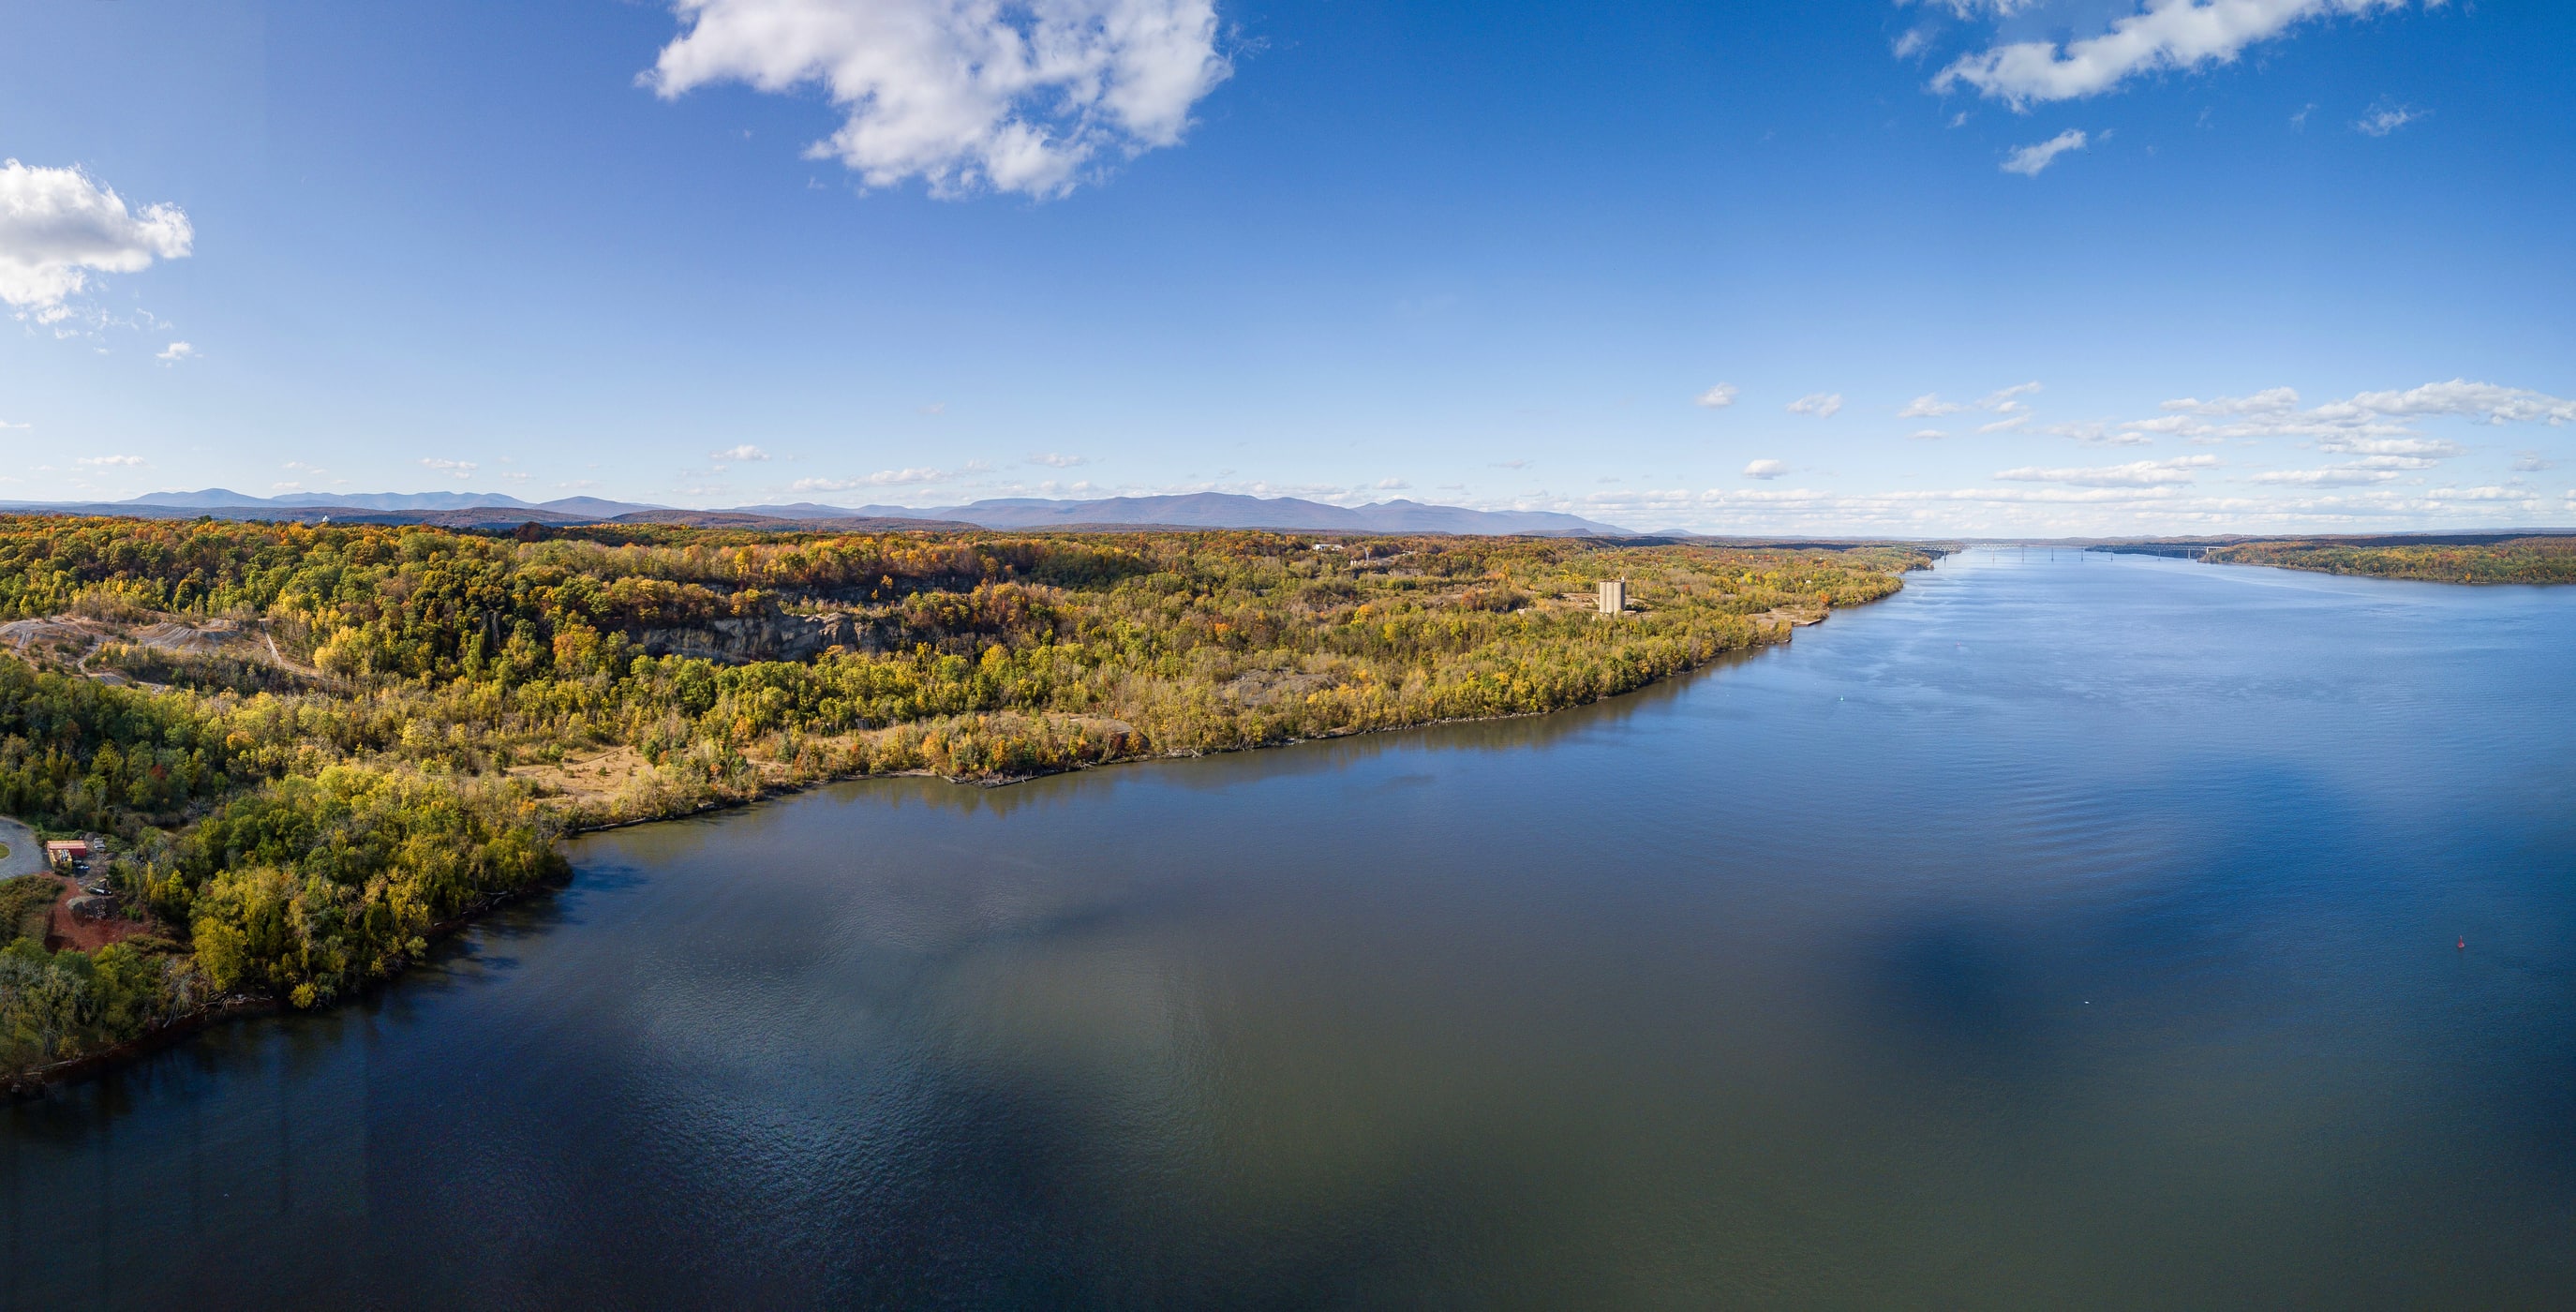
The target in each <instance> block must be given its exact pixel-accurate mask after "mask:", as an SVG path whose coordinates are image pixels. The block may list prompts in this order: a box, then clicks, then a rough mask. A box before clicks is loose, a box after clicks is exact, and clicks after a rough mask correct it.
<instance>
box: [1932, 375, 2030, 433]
mask: <svg viewBox="0 0 2576 1312" xmlns="http://www.w3.org/2000/svg"><path fill="white" fill-rule="evenodd" d="M2042 390H2044V389H2043V388H2042V387H2041V386H2040V385H2039V384H2038V383H2036V382H2029V383H2015V384H2013V385H2012V386H2010V387H2006V388H2003V389H2001V390H1999V391H1993V392H1988V393H1986V394H1985V396H1984V397H1982V398H1980V399H1979V400H1977V401H1975V402H1973V403H1970V402H1966V401H1944V400H1942V399H1941V394H1940V393H1938V392H1925V393H1924V394H1923V395H1921V396H1918V397H1916V398H1914V399H1913V400H1911V401H1908V402H1906V403H1905V408H1904V409H1902V410H1899V411H1897V412H1896V417H1897V418H1899V419H1938V418H1940V417H1941V416H1943V415H1955V414H1961V413H1964V412H1966V411H1969V410H1984V411H1988V412H1990V413H1993V414H2001V415H2019V414H2027V413H2028V412H2029V410H2030V406H2029V405H2028V404H2027V403H2025V402H2024V401H2023V400H2022V399H2021V398H2023V397H2025V396H2029V395H2030V394H2032V393H2034V392H2038V391H2042ZM2018 422H2019V421H2018V420H2016V421H2014V423H2018ZM2012 426H2013V424H2012V423H2005V424H1989V425H1987V426H1986V427H1985V428H1983V429H1981V430H1979V431H1981V432H1988V433H1991V432H1994V431H1995V430H1996V429H1998V428H2010V427H2012Z"/></svg>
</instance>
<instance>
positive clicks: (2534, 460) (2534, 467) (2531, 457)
mask: <svg viewBox="0 0 2576 1312" xmlns="http://www.w3.org/2000/svg"><path fill="white" fill-rule="evenodd" d="M2557 467H2558V462H2557V461H2555V460H2549V459H2544V458H2543V457H2542V456H2541V454H2540V453H2539V452H2537V451H2525V452H2522V453H2521V454H2520V455H2517V456H2515V457H2514V461H2513V472H2515V473H2517V474H2537V473H2539V472H2541V471H2542V470H2544V469H2556V468H2557Z"/></svg>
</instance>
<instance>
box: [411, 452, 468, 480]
mask: <svg viewBox="0 0 2576 1312" xmlns="http://www.w3.org/2000/svg"><path fill="white" fill-rule="evenodd" d="M420 464H421V468H423V469H435V470H437V471H438V472H440V473H442V474H450V475H453V476H455V477H457V478H472V477H474V471H475V469H476V468H477V467H478V466H476V465H475V463H474V462H473V461H471V460H439V459H435V458H427V457H424V458H423V459H422V460H421V462H420Z"/></svg>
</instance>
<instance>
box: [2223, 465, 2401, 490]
mask: <svg viewBox="0 0 2576 1312" xmlns="http://www.w3.org/2000/svg"><path fill="white" fill-rule="evenodd" d="M2400 472H2401V471H2399V470H2394V469H2376V468H2372V467H2371V466H2369V465H2366V464H2349V465H2328V466H2326V467H2325V468H2323V469H2267V470H2264V471H2263V472H2262V473H2259V474H2256V475H2255V476H2254V477H2253V478H2252V479H2250V480H2248V481H2249V482H2255V483H2276V484H2289V485H2293V486H2297V487H2358V486H2361V485H2363V484H2366V483H2388V482H2393V481H2395V480H2396V479H2397V477H2398V476H2399V474H2400Z"/></svg>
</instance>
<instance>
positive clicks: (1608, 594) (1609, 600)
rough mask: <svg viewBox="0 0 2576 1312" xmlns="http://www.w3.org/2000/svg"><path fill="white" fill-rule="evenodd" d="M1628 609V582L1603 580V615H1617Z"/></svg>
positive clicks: (1624, 580) (1623, 580)
mask: <svg viewBox="0 0 2576 1312" xmlns="http://www.w3.org/2000/svg"><path fill="white" fill-rule="evenodd" d="M1627 609H1628V580H1626V579H1603V580H1601V613H1602V614H1604V615H1617V614H1620V613H1621V612H1623V611H1625V610H1627Z"/></svg>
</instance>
